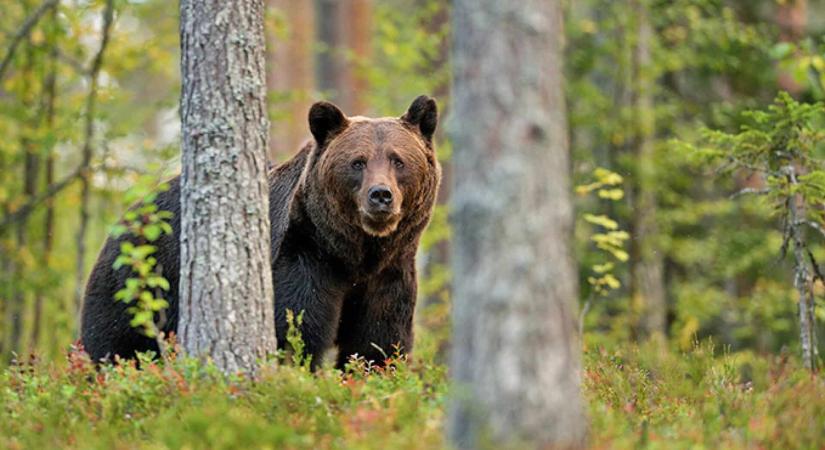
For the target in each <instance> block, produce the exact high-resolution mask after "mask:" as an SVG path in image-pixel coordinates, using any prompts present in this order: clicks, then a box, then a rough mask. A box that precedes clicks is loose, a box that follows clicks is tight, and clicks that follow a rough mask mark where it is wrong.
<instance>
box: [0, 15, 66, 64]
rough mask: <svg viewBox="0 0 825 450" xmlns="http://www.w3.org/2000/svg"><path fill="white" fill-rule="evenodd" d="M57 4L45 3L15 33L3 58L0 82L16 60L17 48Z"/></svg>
mask: <svg viewBox="0 0 825 450" xmlns="http://www.w3.org/2000/svg"><path fill="white" fill-rule="evenodd" d="M57 2H58V0H46V1H44V2H43V3H42V4H41V5H40V6H39V7H38V8H37V9H36V10H35V11H34V12H33V13H32V14H31V15H30V16H29V17H27V18H26V21H25V22H23V25H21V26H20V29H18V30H17V33H14V36H12V38H11V44H9V48H8V50H6V55H5V56H4V57H3V61H2V62H0V80H2V79H3V76H4V75H5V74H6V69H8V67H9V64H10V63H11V60H12V58H14V52H15V51H17V46H18V45H20V41H22V40H23V38H25V37H26V36H28V35H29V33H30V32H31V31H32V28H34V26H35V25H37V22H39V21H40V18H41V17H43V14H45V13H46V11H48V10H49V8H53V7H54V6H55V5H57Z"/></svg>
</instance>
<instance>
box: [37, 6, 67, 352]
mask: <svg viewBox="0 0 825 450" xmlns="http://www.w3.org/2000/svg"><path fill="white" fill-rule="evenodd" d="M59 7H60V2H59V1H58V2H56V3H55V6H54V8H52V11H51V17H50V24H49V31H48V45H49V62H48V64H49V68H48V74H47V75H46V79H45V80H44V83H43V94H44V100H43V113H44V126H45V128H46V130H48V131H50V132H51V131H53V130H54V115H55V102H56V101H57V56H58V47H57V40H58V33H59V24H58V18H57V10H58V8H59ZM54 156H55V155H54V145H53V144H51V143H50V144H49V147H48V148H47V149H46V167H45V172H46V173H45V176H46V179H45V184H44V187H43V188H44V189H46V188H48V187H49V186H51V185H52V183H54V163H55V158H54ZM53 247H54V201H53V200H52V199H49V200H48V201H47V202H46V215H45V218H44V223H43V268H44V270H46V271H49V270H51V263H52V250H53ZM42 322H43V292H42V291H41V292H38V293H37V295H36V296H35V298H34V313H33V316H32V333H31V343H30V344H29V347H30V348H31V349H32V351H34V350H35V349H36V348H37V345H38V344H39V342H40V337H41V333H42V329H43V325H42Z"/></svg>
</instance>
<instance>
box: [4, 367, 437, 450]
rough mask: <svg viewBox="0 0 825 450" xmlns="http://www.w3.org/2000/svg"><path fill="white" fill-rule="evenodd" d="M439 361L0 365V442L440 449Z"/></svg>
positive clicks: (23, 444) (76, 445)
mask: <svg viewBox="0 0 825 450" xmlns="http://www.w3.org/2000/svg"><path fill="white" fill-rule="evenodd" d="M446 386H447V382H446V371H445V370H444V368H443V367H440V366H433V365H430V364H426V363H424V362H422V361H418V360H414V361H403V360H398V361H390V363H389V365H388V366H387V367H386V368H384V369H381V370H378V369H375V368H373V369H372V370H365V371H360V370H353V371H352V372H349V373H347V374H342V373H341V372H339V371H336V370H333V369H322V370H321V371H320V372H318V373H317V374H312V373H309V372H308V371H306V370H304V369H303V368H302V367H298V366H289V365H280V366H277V367H276V366H275V365H264V366H263V367H262V368H261V370H260V373H259V374H258V376H257V378H256V379H254V380H252V379H247V378H234V379H231V378H230V379H227V378H226V377H224V376H223V375H222V374H221V373H220V372H219V371H218V370H217V369H215V368H214V367H213V366H210V365H207V366H204V365H201V364H200V363H199V362H198V361H196V360H194V359H188V358H183V357H179V356H176V355H175V353H174V352H171V353H170V357H169V359H168V360H167V361H166V362H165V363H164V364H159V363H157V362H155V361H152V360H151V359H144V360H143V361H142V363H141V370H137V369H136V368H135V364H128V363H127V364H122V365H120V366H114V367H112V366H106V367H102V368H101V369H100V370H99V371H97V370H96V369H95V368H94V366H93V365H92V364H91V362H90V361H89V360H88V358H87V357H86V356H85V354H83V353H80V352H78V351H74V352H72V353H71V354H70V356H69V360H68V364H67V363H66V362H62V363H57V364H54V363H53V364H48V365H44V364H42V363H35V365H33V366H20V367H13V368H11V369H9V370H7V371H4V372H2V373H0V403H2V405H3V408H2V409H0V447H2V448H15V447H24V448H113V447H119V448H149V447H152V448H158V447H161V448H211V449H221V448H226V449H230V448H239V447H243V448H282V447H287V448H313V449H315V448H410V449H412V448H422V447H424V448H438V447H441V446H442V437H441V435H442V429H441V424H442V419H443V416H444V413H443V407H444V405H445V393H446Z"/></svg>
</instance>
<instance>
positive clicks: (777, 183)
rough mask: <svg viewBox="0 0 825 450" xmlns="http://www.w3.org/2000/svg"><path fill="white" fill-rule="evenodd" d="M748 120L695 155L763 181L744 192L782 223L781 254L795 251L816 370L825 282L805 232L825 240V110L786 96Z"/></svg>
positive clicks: (708, 138)
mask: <svg viewBox="0 0 825 450" xmlns="http://www.w3.org/2000/svg"><path fill="white" fill-rule="evenodd" d="M745 115H746V117H747V118H748V119H750V120H749V122H748V123H746V124H744V125H743V126H742V127H741V131H739V132H738V133H733V134H730V133H725V132H721V131H709V130H706V131H705V132H704V139H703V145H702V147H701V149H699V150H696V151H697V152H698V153H699V154H700V155H701V156H702V157H703V158H704V159H706V160H708V161H709V162H710V163H712V164H716V165H720V164H721V165H722V167H721V169H722V170H721V171H722V172H728V173H730V172H736V171H747V172H748V173H750V174H751V176H753V175H759V176H762V177H764V182H763V183H762V184H764V187H762V188H760V189H758V190H755V189H754V188H752V187H747V188H745V189H743V190H742V191H740V193H759V194H763V195H764V198H765V199H766V200H767V201H768V202H769V203H770V204H771V205H772V210H773V212H774V213H776V214H778V215H779V216H780V218H781V220H782V225H781V228H782V245H781V249H778V250H779V251H780V252H781V254H782V256H784V255H785V253H786V252H787V250H788V248H789V247H793V252H792V253H793V280H794V281H793V285H794V287H795V288H796V290H797V291H798V297H797V298H798V300H797V302H798V308H799V310H800V319H799V325H800V330H801V332H800V345H801V347H802V353H803V360H804V361H805V364H806V366H808V367H810V368H811V369H812V370H813V369H815V367H816V365H817V357H818V354H817V353H818V352H817V342H816V335H815V332H814V329H815V322H816V317H817V316H821V315H823V313H821V312H817V306H816V302H815V300H814V296H815V292H814V289H813V284H814V283H816V282H817V281H820V282H821V283H825V279H823V276H822V275H821V272H820V268H819V264H818V262H817V259H816V257H815V256H814V251H815V248H814V246H813V245H812V243H811V241H809V240H808V239H807V238H806V237H805V234H804V230H803V228H811V229H812V230H813V231H816V232H819V233H822V234H823V235H825V232H824V231H825V216H823V213H822V211H821V208H820V205H822V203H823V201H825V189H823V186H825V185H824V184H823V181H825V172H823V171H822V170H821V168H822V160H821V159H820V158H819V157H818V156H819V155H821V151H822V143H823V134H822V133H821V132H820V131H819V130H820V128H821V124H822V122H823V119H824V118H825V109H823V106H822V105H821V104H819V103H816V104H805V103H799V102H797V101H796V100H794V99H793V98H792V97H791V96H790V95H789V94H788V93H785V92H781V93H780V94H779V95H778V96H777V97H776V99H775V100H774V103H773V105H771V106H770V107H768V108H767V109H766V110H755V111H748V112H747V113H745ZM687 147H688V148H689V149H693V147H692V146H689V145H688V146H687ZM694 150H695V149H694Z"/></svg>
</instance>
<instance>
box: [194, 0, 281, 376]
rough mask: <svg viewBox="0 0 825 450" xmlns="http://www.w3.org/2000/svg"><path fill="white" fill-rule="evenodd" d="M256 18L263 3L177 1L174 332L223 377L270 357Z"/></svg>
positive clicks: (264, 122)
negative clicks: (179, 151) (179, 133)
mask: <svg viewBox="0 0 825 450" xmlns="http://www.w3.org/2000/svg"><path fill="white" fill-rule="evenodd" d="M263 21H264V1H263V0H231V1H230V0H182V1H181V76H182V90H181V92H182V96H181V119H182V130H183V155H182V176H181V236H180V240H181V241H180V242H181V277H180V305H179V308H180V318H179V324H178V332H179V334H180V340H181V344H182V346H183V348H184V349H185V351H186V352H187V353H189V354H190V355H196V356H200V357H208V358H211V359H212V360H213V361H214V362H215V364H216V365H217V366H218V368H220V369H221V370H222V371H224V372H225V373H234V372H239V371H241V372H246V373H253V372H254V371H255V367H256V365H257V359H258V358H261V357H264V356H266V355H267V354H269V353H271V352H274V351H275V314H274V303H273V287H272V271H271V264H270V241H269V239H270V237H269V232H270V230H269V215H268V211H269V193H268V183H267V179H266V152H267V148H268V133H269V120H268V118H267V110H266V93H267V91H266V69H265V44H264V43H265V38H264V25H263Z"/></svg>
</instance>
